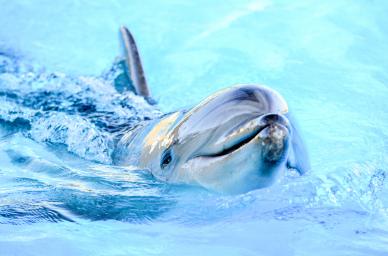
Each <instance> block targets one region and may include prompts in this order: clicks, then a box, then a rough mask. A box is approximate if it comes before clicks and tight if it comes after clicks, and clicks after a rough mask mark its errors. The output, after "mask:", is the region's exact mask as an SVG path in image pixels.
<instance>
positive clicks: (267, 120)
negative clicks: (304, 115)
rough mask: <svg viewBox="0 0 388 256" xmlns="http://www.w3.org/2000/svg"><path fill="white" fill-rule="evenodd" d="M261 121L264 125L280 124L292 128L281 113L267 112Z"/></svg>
mask: <svg viewBox="0 0 388 256" xmlns="http://www.w3.org/2000/svg"><path fill="white" fill-rule="evenodd" d="M261 122H262V123H263V124H264V125H272V124H279V125H282V126H284V127H286V128H287V129H288V130H290V122H289V121H288V119H287V118H286V117H284V116H283V115H280V114H267V115H264V116H262V118H261Z"/></svg>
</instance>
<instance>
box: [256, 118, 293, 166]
mask: <svg viewBox="0 0 388 256" xmlns="http://www.w3.org/2000/svg"><path fill="white" fill-rule="evenodd" d="M262 122H263V123H265V124H266V127H265V128H264V129H263V130H262V131H261V132H260V138H261V141H262V146H263V150H262V157H263V158H264V160H266V161H269V162H278V161H280V160H282V159H283V158H284V157H285V156H286V155H287V151H288V144H289V140H290V124H289V121H288V120H287V118H285V117H284V116H282V115H279V114H268V115H266V116H263V118H262Z"/></svg>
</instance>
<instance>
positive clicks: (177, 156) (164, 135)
mask: <svg viewBox="0 0 388 256" xmlns="http://www.w3.org/2000/svg"><path fill="white" fill-rule="evenodd" d="M121 34H122V38H123V40H124V45H125V49H126V63H127V68H128V69H127V73H128V76H129V77H130V79H131V81H132V83H133V86H134V87H135V92H137V93H138V94H139V95H142V96H144V97H146V98H149V97H150V91H149V89H148V87H147V84H146V80H145V77H144V73H143V69H142V67H141V62H140V58H139V54H138V51H137V47H136V44H135V41H134V40H133V37H132V36H131V34H130V32H129V31H128V29H126V28H125V27H122V28H121ZM134 57H135V58H134ZM139 65H140V67H139ZM136 70H137V71H139V70H140V72H137V71H136ZM139 78H140V79H139ZM139 81H140V82H139ZM139 92H140V93H139ZM141 92H145V93H144V94H142V93H141ZM113 162H114V163H115V164H117V165H135V166H138V167H139V168H142V169H148V170H150V171H151V173H152V174H153V175H154V176H155V177H156V178H158V179H160V180H163V181H166V182H168V183H173V184H190V185H198V186H202V187H204V188H206V189H209V190H212V191H217V192H221V193H231V194H235V193H244V192H247V191H250V190H253V189H258V188H263V187H267V186H269V185H271V184H273V183H274V182H275V181H276V180H277V178H278V177H279V175H281V174H282V172H284V171H286V170H287V169H288V168H293V169H296V170H297V171H298V172H299V173H300V174H303V173H305V172H306V171H308V170H309V169H310V164H309V159H308V155H307V151H306V148H305V146H304V143H303V141H302V139H301V136H300V135H299V133H298V130H297V128H296V124H295V120H294V119H293V118H292V116H291V114H290V112H289V108H288V105H287V103H286V101H285V100H284V98H283V97H282V96H281V95H280V94H279V93H278V92H276V91H274V90H272V89H271V88H269V87H266V86H262V85H237V86H233V87H230V88H227V89H224V90H221V91H218V92H216V93H214V94H213V95H211V96H209V97H208V98H206V99H205V100H203V101H202V102H201V103H199V104H198V105H196V106H195V107H193V108H192V109H189V110H182V111H177V112H174V113H169V114H166V115H164V116H162V117H161V118H160V119H157V120H152V121H148V122H144V123H141V124H139V125H138V126H137V127H135V128H134V129H133V130H131V131H128V132H127V133H125V134H124V135H123V136H122V137H121V138H119V140H118V143H117V145H116V148H115V151H114V153H113Z"/></svg>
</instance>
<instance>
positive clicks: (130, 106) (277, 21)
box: [0, 0, 388, 255]
mask: <svg viewBox="0 0 388 256" xmlns="http://www.w3.org/2000/svg"><path fill="white" fill-rule="evenodd" d="M0 6H1V8H0V24H1V26H0V127H1V128H0V255H183V254H184V255H198V254H201V255H387V254H388V181H387V179H388V169H387V166H388V157H387V152H388V114H387V112H388V105H387V102H388V75H387V70H388V57H387V52H388V27H387V26H386V24H388V18H387V15H386V13H387V11H388V4H385V3H383V1H380V2H378V1H353V2H350V1H325V2H324V3H320V2H317V1H307V0H303V1H293V2H291V1H288V2H285V1H253V0H251V1H245V0H242V1H221V2H216V1H211V2H210V1H195V2H194V1H193V2H192V3H189V2H187V1H169V2H168V3H167V2H161V1H160V2H157V1H119V0H116V1H114V0H110V1H104V2H103V1H99V2H96V1H95V2H91V1H75V0H72V1H62V2H53V1H43V0H39V1H34V2H33V3H32V2H31V1H27V0H25V1H22V0H19V1H4V0H0ZM121 24H126V25H128V27H129V28H130V29H131V31H132V32H133V34H134V35H135V37H136V39H137V43H138V46H139V48H140V52H141V55H142V59H143V64H144V68H145V71H146V74H147V78H148V82H149V85H150V87H151V91H152V94H153V96H154V98H155V99H157V101H158V102H159V104H158V105H157V106H149V105H147V104H146V102H144V101H143V100H142V99H141V98H138V97H136V96H133V95H132V94H130V93H127V94H122V95H121V94H117V93H116V92H115V91H114V89H113V87H112V79H113V77H114V74H115V70H114V68H113V69H112V65H113V63H114V60H115V58H116V57H117V56H119V55H120V44H119V38H118V27H119V26H120V25H121ZM236 83H262V84H267V85H269V86H270V87H272V88H274V89H276V90H278V91H279V92H280V93H281V94H282V95H283V96H284V97H285V98H286V99H287V101H288V103H289V104H290V105H291V107H292V110H293V112H294V115H295V116H296V117H297V119H298V121H299V125H300V126H301V128H302V130H303V132H304V138H305V141H306V143H307V146H308V148H309V152H310V158H311V164H312V170H311V172H310V173H308V174H307V175H305V176H303V177H296V176H294V175H292V174H288V175H286V176H285V177H283V178H282V180H280V181H279V182H278V184H276V185H274V186H272V187H270V188H266V189H262V190H257V191H252V192H249V193H247V194H242V195H235V196H222V195H216V194H212V193H209V192H207V191H204V190H201V189H197V188H187V187H175V186H169V185H167V184H163V183H160V182H158V181H156V180H154V179H153V178H152V177H150V175H149V174H148V173H146V172H143V171H140V170H137V169H136V167H135V166H130V167H126V168H123V167H115V166H112V165H111V162H110V161H111V160H110V157H109V155H110V153H111V150H112V138H111V137H110V130H109V129H110V128H109V124H112V123H113V124H115V125H126V124H128V125H133V124H134V123H136V122H139V121H141V120H144V119H149V118H154V117H157V116H159V115H160V114H161V113H166V112H169V111H173V110H176V109H182V108H185V107H187V106H191V105H193V104H195V103H197V102H198V101H200V100H201V99H203V98H204V97H206V96H208V95H209V94H210V93H212V92H214V91H216V90H217V89H220V88H224V87H228V86H231V85H233V84H236Z"/></svg>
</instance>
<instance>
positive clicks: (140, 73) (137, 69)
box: [120, 26, 151, 99]
mask: <svg viewBox="0 0 388 256" xmlns="http://www.w3.org/2000/svg"><path fill="white" fill-rule="evenodd" d="M120 33H121V38H122V40H123V44H124V49H125V60H126V68H127V70H126V72H127V74H128V77H129V79H130V80H131V82H132V84H133V87H134V88H135V93H136V94H137V95H140V96H143V97H144V98H146V99H148V98H150V97H151V93H150V90H149V89H148V85H147V81H146V78H145V76H144V70H143V66H142V65H141V60H140V55H139V51H138V50H137V46H136V43H135V40H134V39H133V36H132V35H131V33H130V32H129V30H128V28H126V27H125V26H122V27H121V28H120Z"/></svg>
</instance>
